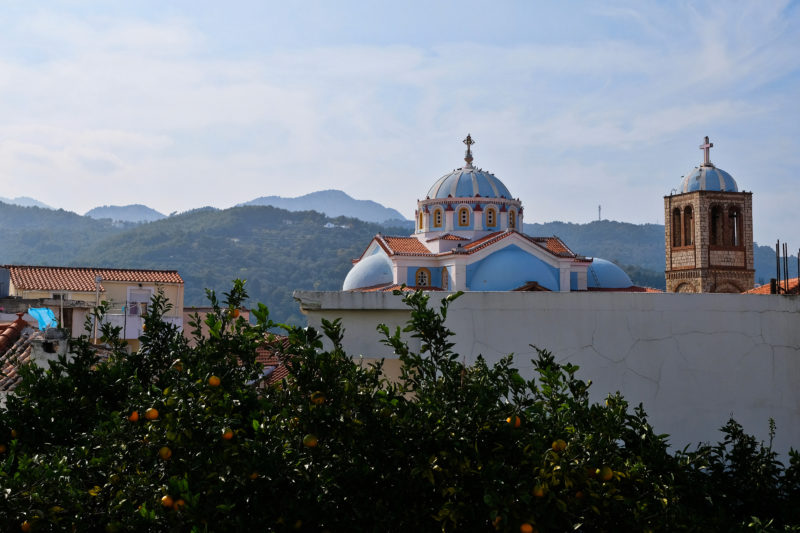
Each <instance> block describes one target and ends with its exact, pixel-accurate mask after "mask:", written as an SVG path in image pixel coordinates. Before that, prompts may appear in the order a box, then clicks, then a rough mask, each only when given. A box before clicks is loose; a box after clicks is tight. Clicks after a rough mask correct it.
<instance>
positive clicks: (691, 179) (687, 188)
mask: <svg viewBox="0 0 800 533" xmlns="http://www.w3.org/2000/svg"><path fill="white" fill-rule="evenodd" d="M694 191H725V192H739V187H737V185H736V180H734V179H733V176H731V175H730V174H728V173H727V172H725V171H724V170H722V169H721V168H717V167H712V166H706V165H703V166H699V167H695V168H694V170H692V171H691V172H690V173H689V174H687V175H686V177H685V178H683V181H682V182H681V188H680V192H682V193H684V192H694Z"/></svg>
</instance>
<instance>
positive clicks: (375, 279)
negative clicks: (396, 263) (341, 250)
mask: <svg viewBox="0 0 800 533" xmlns="http://www.w3.org/2000/svg"><path fill="white" fill-rule="evenodd" d="M393 281H394V275H393V274H392V262H391V261H390V260H389V258H388V257H387V256H386V254H384V253H382V252H380V253H376V254H373V255H371V256H369V257H365V258H364V259H362V260H361V261H359V262H358V263H356V264H355V265H353V268H351V269H350V272H348V273H347V277H346V278H344V283H343V284H342V290H343V291H351V290H353V289H363V288H366V287H375V286H376V285H387V284H389V283H392V282H393Z"/></svg>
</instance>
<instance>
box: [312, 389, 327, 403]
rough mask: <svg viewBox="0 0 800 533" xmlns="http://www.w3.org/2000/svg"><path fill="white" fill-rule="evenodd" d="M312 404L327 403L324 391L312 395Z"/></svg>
mask: <svg viewBox="0 0 800 533" xmlns="http://www.w3.org/2000/svg"><path fill="white" fill-rule="evenodd" d="M311 403H313V404H314V405H322V404H323V403H325V394H323V392H322V391H317V392H314V393H312V394H311Z"/></svg>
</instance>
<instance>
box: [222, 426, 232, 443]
mask: <svg viewBox="0 0 800 533" xmlns="http://www.w3.org/2000/svg"><path fill="white" fill-rule="evenodd" d="M222 438H223V439H225V440H231V439H232V438H233V430H232V429H231V428H225V429H223V430H222Z"/></svg>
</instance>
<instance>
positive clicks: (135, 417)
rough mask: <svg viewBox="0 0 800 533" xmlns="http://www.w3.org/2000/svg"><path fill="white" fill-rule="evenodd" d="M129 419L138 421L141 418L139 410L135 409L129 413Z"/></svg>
mask: <svg viewBox="0 0 800 533" xmlns="http://www.w3.org/2000/svg"><path fill="white" fill-rule="evenodd" d="M128 420H130V421H131V422H137V421H138V420H139V411H133V412H131V414H130V415H128Z"/></svg>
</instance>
